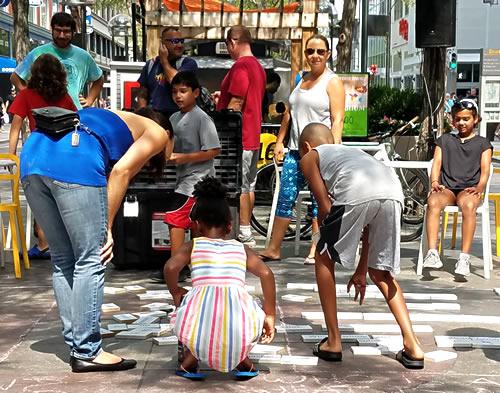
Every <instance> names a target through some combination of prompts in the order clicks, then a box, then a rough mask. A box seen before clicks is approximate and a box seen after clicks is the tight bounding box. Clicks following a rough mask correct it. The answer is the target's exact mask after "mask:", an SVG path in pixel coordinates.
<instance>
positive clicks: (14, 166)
mask: <svg viewBox="0 0 500 393" xmlns="http://www.w3.org/2000/svg"><path fill="white" fill-rule="evenodd" d="M0 167H4V168H6V169H5V171H2V172H0V182H3V181H8V182H10V188H11V200H10V201H8V202H6V201H0V214H1V213H2V212H6V213H8V214H9V225H10V228H11V231H12V253H13V258H12V259H13V260H14V273H15V276H16V278H21V264H20V261H19V249H20V248H21V250H22V253H23V260H24V267H25V268H26V269H29V268H30V261H29V259H28V250H27V247H26V241H25V240H26V238H25V235H24V228H23V217H22V213H21V202H20V200H19V158H18V157H17V156H15V155H13V154H0ZM2 232H3V231H2ZM18 232H19V233H18ZM18 235H19V236H18ZM2 237H3V238H4V239H5V237H4V236H2ZM18 239H19V240H18ZM19 241H20V242H21V247H19ZM2 246H3V247H5V243H4V242H2Z"/></svg>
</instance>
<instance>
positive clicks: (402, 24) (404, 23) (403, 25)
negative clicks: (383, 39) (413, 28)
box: [399, 18, 409, 41]
mask: <svg viewBox="0 0 500 393" xmlns="http://www.w3.org/2000/svg"><path fill="white" fill-rule="evenodd" d="M408 30H409V25H408V19H404V18H403V19H400V21H399V35H400V36H401V37H403V39H404V40H405V41H408Z"/></svg>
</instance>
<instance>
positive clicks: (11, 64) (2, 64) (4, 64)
mask: <svg viewBox="0 0 500 393" xmlns="http://www.w3.org/2000/svg"><path fill="white" fill-rule="evenodd" d="M15 68H16V60H15V59H12V58H10V57H3V56H0V74H12V73H13V72H14V69H15Z"/></svg>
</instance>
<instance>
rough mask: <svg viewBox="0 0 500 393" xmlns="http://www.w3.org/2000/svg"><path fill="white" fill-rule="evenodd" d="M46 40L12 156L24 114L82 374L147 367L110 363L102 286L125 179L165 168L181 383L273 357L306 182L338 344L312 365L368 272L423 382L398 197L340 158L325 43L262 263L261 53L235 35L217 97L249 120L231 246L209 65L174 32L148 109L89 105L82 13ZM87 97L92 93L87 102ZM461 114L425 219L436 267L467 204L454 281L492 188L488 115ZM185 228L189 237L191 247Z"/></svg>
mask: <svg viewBox="0 0 500 393" xmlns="http://www.w3.org/2000/svg"><path fill="white" fill-rule="evenodd" d="M51 27H52V35H53V42H52V43H49V44H46V45H42V46H40V47H37V48H35V49H34V50H33V51H32V52H30V53H29V54H28V56H27V57H26V59H25V60H24V61H23V62H22V63H20V64H19V66H18V67H17V68H16V70H15V73H14V74H13V75H12V82H13V83H14V85H15V86H16V88H17V91H18V93H17V97H16V98H15V99H14V100H13V103H12V105H11V106H10V109H9V111H10V113H11V114H12V116H13V118H12V127H11V135H10V141H9V152H10V153H12V154H17V144H18V139H19V132H20V129H21V124H22V122H23V119H24V118H26V117H27V118H28V119H29V128H30V130H32V132H31V135H30V136H29V137H28V138H27V140H26V141H25V143H24V145H23V148H22V152H21V155H20V158H21V168H20V170H21V180H22V186H23V189H24V192H25V195H26V198H27V200H28V203H29V205H30V207H31V209H32V210H33V213H34V215H35V217H36V220H37V223H38V224H39V227H40V228H38V229H37V235H38V238H39V251H41V252H47V248H50V257H51V260H52V266H53V286H54V292H55V296H56V300H57V304H58V307H59V313H60V318H61V321H62V325H63V337H64V340H65V342H66V344H67V345H68V347H69V349H70V366H71V369H72V371H73V372H92V371H119V370H127V369H130V368H133V367H135V366H136V362H135V360H132V359H123V358H121V357H119V356H116V355H113V354H111V353H109V352H106V351H104V350H103V346H102V340H101V335H100V330H99V328H100V313H101V305H102V300H103V286H104V273H105V269H106V265H107V263H108V262H109V261H110V260H111V259H112V258H113V237H112V231H111V229H112V226H113V222H114V219H115V216H116V214H117V212H118V210H119V207H120V206H121V204H122V201H123V198H124V196H125V193H126V190H127V187H128V185H129V182H130V181H131V179H132V178H133V177H134V176H135V175H136V174H137V173H138V172H139V171H140V170H141V168H142V167H144V166H146V165H147V166H150V167H151V168H152V170H153V171H154V172H156V173H158V174H161V173H162V171H163V167H164V165H165V163H166V162H167V161H168V162H169V163H170V164H172V165H175V166H176V177H177V181H176V184H175V191H174V192H173V193H172V194H171V195H170V197H169V198H170V200H169V202H170V207H169V209H168V211H166V212H165V219H164V221H165V223H166V224H167V225H168V230H169V233H170V239H171V246H172V249H171V258H170V259H169V260H168V261H167V262H166V263H165V266H164V269H163V272H162V273H161V276H162V278H164V280H165V281H166V284H167V287H168V289H169V291H170V293H171V294H172V297H173V300H174V303H175V306H176V307H177V309H176V311H175V313H174V314H173V316H172V323H174V326H175V328H174V331H175V334H176V335H177V337H178V339H179V340H180V342H181V343H182V344H183V345H184V347H185V351H184V354H183V355H184V356H183V359H182V361H181V363H180V364H179V368H178V370H177V371H176V373H177V375H179V376H181V377H184V378H188V379H203V378H204V377H205V375H204V374H203V373H200V372H199V370H198V363H199V361H203V362H205V363H206V364H208V365H209V366H210V367H211V368H213V369H215V370H219V371H222V372H229V371H233V372H234V375H235V377H236V378H238V379H248V378H253V377H255V376H256V375H258V370H257V369H256V367H255V366H254V365H253V363H252V362H251V360H250V359H249V357H248V353H249V352H250V350H251V349H252V347H253V346H254V345H255V344H256V343H257V342H258V341H259V340H260V341H261V342H263V343H269V342H271V341H272V340H273V338H274V334H275V317H276V288H275V279H274V275H273V272H272V269H271V268H270V266H268V265H267V264H266V262H269V261H276V260H279V259H280V258H281V253H280V250H281V242H282V240H283V237H284V234H285V231H286V228H287V226H288V224H289V222H290V219H291V216H292V208H293V205H294V203H295V201H296V198H297V194H298V192H299V191H300V189H301V188H303V187H304V186H305V184H306V183H307V184H308V186H309V190H310V191H311V193H312V196H313V200H314V201H315V202H314V203H313V215H314V221H313V242H312V244H311V247H310V250H309V253H308V256H307V258H306V260H305V263H306V264H313V265H314V266H315V274H316V280H317V283H318V289H319V297H320V301H321V305H322V309H323V312H324V315H325V321H326V326H327V330H328V335H327V337H326V338H325V339H323V340H321V342H319V343H317V344H316V345H315V346H314V348H313V354H314V355H315V356H318V357H319V358H321V359H323V360H325V361H337V362H338V361H341V360H342V346H341V336H340V332H339V327H338V320H337V305H336V291H335V265H336V263H339V264H341V265H342V266H344V267H347V268H355V272H354V274H353V275H352V277H351V278H350V280H349V283H348V289H350V288H353V289H354V291H355V298H356V299H357V298H358V297H359V301H360V303H362V302H363V299H364V296H365V290H366V280H367V275H369V277H370V278H371V280H372V281H373V282H374V283H375V285H376V286H377V287H378V288H379V289H380V291H381V293H382V294H383V296H384V298H385V299H386V301H387V304H388V306H389V308H390V310H391V312H392V313H393V315H394V317H395V319H396V322H397V323H398V324H399V326H400V328H401V333H402V335H403V343H404V348H403V349H402V350H401V351H400V352H399V353H398V355H397V356H396V359H397V360H398V361H399V362H400V363H401V364H402V365H403V366H404V367H406V368H413V369H421V368H423V367H424V353H423V351H422V348H421V346H420V343H419V342H418V339H417V337H416V335H415V333H414V331H413V329H412V324H411V321H410V318H409V314H408V310H407V307H406V304H405V301H404V297H403V292H402V289H401V287H400V286H399V284H398V282H397V281H396V279H395V275H396V274H397V273H399V270H400V263H399V239H400V218H401V209H402V203H403V193H402V190H401V185H400V183H399V180H398V178H397V176H396V175H395V173H394V172H393V171H392V170H391V169H390V168H388V167H386V166H385V165H384V164H382V163H381V162H379V161H377V160H376V159H375V158H374V157H372V156H371V155H369V154H367V153H365V152H363V151H361V150H358V149H355V148H352V147H346V146H344V145H342V144H341V142H342V130H343V124H344V98H345V94H344V87H343V84H342V82H341V81H340V79H339V78H338V77H337V76H336V75H335V73H334V72H333V70H331V69H329V68H328V65H327V64H328V59H329V58H330V56H331V55H332V53H331V49H330V47H329V41H328V39H326V38H325V37H323V36H321V35H313V36H311V37H310V38H309V39H308V40H307V42H306V45H305V48H304V56H305V59H306V62H307V65H308V68H309V71H308V72H306V73H303V74H301V76H300V78H299V80H298V81H297V85H296V87H295V88H294V90H293V91H292V93H291V95H290V98H289V105H288V107H287V108H286V110H285V113H284V114H283V119H282V123H281V127H280V130H279V134H278V137H277V143H276V147H275V150H274V155H275V157H276V158H277V159H281V158H282V157H283V155H284V165H283V174H282V187H281V189H280V193H279V202H278V206H277V211H276V219H275V222H274V227H273V228H274V229H273V232H272V238H271V242H270V245H269V247H267V248H266V249H265V250H263V251H261V252H260V254H258V253H257V252H256V251H254V250H252V247H255V239H254V238H253V235H252V232H251V227H250V217H251V214H252V209H253V204H254V199H255V197H254V190H255V182H256V169H257V160H258V151H259V147H260V141H259V135H260V128H261V123H262V116H263V111H262V102H263V99H264V98H265V96H266V91H267V92H268V93H271V94H272V91H273V89H274V92H275V91H276V90H275V88H276V83H277V85H279V82H280V81H279V80H276V78H274V77H273V79H272V80H267V79H266V73H265V71H264V69H263V68H262V66H261V64H260V63H259V61H258V60H257V58H256V57H255V56H254V55H253V53H252V49H251V43H252V37H251V34H250V32H249V30H248V29H247V28H246V27H244V26H233V27H231V28H230V29H229V30H228V33H227V37H226V45H227V49H228V52H229V54H230V56H231V57H232V59H233V60H234V64H233V66H232V67H231V69H230V70H229V71H228V73H227V75H226V76H225V78H224V80H223V81H222V84H221V88H220V91H218V92H215V93H214V94H213V99H214V101H215V104H216V107H217V110H219V111H220V110H223V109H230V110H234V111H238V112H241V113H242V142H243V151H242V168H241V171H242V173H241V175H242V185H241V190H240V191H241V193H240V211H239V232H238V233H237V236H236V239H227V236H228V234H229V233H230V232H231V229H232V225H233V219H232V217H231V213H230V209H229V206H228V203H227V200H226V191H225V188H224V186H223V185H222V184H221V183H220V182H219V181H218V180H216V179H215V178H214V177H213V175H214V173H215V169H214V158H215V157H216V156H218V155H219V154H220V152H221V149H220V141H219V139H218V134H217V130H216V128H215V125H214V122H213V120H212V118H211V117H210V116H209V115H208V114H207V113H206V112H205V111H204V110H202V108H200V106H201V105H202V104H200V96H201V93H202V89H201V86H200V83H199V81H198V79H197V77H196V71H197V65H196V62H195V60H194V59H192V58H189V57H185V56H184V55H183V53H184V48H183V42H184V38H183V36H182V33H181V32H180V30H179V29H177V28H174V27H167V28H165V29H164V30H163V31H162V32H161V42H160V48H159V51H158V56H157V57H155V58H154V59H151V60H149V61H148V62H146V64H145V66H144V68H143V70H142V72H141V75H140V78H139V83H140V85H141V94H140V100H141V102H142V104H141V105H140V107H139V109H137V110H136V112H135V113H131V112H126V111H116V110H108V109H104V108H102V107H100V105H97V106H98V107H92V106H93V105H94V103H95V101H96V99H97V97H98V96H99V92H100V89H101V88H102V72H101V71H100V69H99V67H97V65H96V64H95V62H94V61H93V59H92V58H91V57H90V56H89V55H88V54H87V53H86V52H85V51H82V50H80V49H78V48H76V47H74V46H73V45H72V44H71V43H70V42H71V39H72V37H73V34H74V33H75V30H76V26H75V22H74V20H73V18H72V17H71V16H70V15H68V14H65V13H57V14H55V15H54V16H53V18H52V21H51ZM86 84H90V88H89V90H88V95H87V96H86V97H83V96H82V95H81V94H82V92H83V87H84V86H85V85H86ZM266 84H267V86H268V89H266ZM450 105H451V108H450V116H451V119H452V122H453V125H454V126H455V128H456V130H457V133H456V134H455V133H454V134H446V135H443V137H441V138H440V139H438V140H437V142H436V150H435V153H434V161H433V166H432V172H431V186H432V187H431V193H430V196H429V209H428V211H427V214H428V219H427V225H428V230H427V233H428V236H429V245H430V249H429V251H428V254H427V256H426V258H425V262H424V267H425V268H440V267H441V266H442V263H441V261H440V260H439V255H438V254H437V252H436V242H437V232H438V226H439V222H438V218H439V213H440V211H441V210H442V209H443V208H444V207H445V206H446V205H449V204H457V205H458V206H459V207H460V208H461V209H462V211H463V214H464V225H463V244H462V253H461V254H460V258H459V261H458V262H457V265H456V269H455V272H456V274H459V275H464V276H466V275H468V274H469V255H468V252H469V250H470V246H471V240H472V236H473V233H474V228H475V210H476V208H477V206H478V203H479V201H480V198H481V194H482V192H483V190H484V187H485V184H486V181H487V178H488V176H489V168H490V163H491V151H492V148H491V144H490V143H489V142H487V141H486V140H485V138H482V137H479V136H477V135H476V134H475V133H474V129H475V127H476V126H477V124H478V122H479V121H480V118H479V114H478V107H477V103H476V102H475V101H474V100H472V99H463V100H459V101H456V102H453V104H451V103H450ZM44 107H59V108H61V110H63V109H65V110H67V111H70V112H75V111H77V112H76V113H77V114H78V123H77V124H76V125H75V127H74V128H73V129H69V130H65V132H63V131H61V132H60V133H57V134H54V133H51V132H49V131H48V130H46V129H43V128H41V127H37V124H36V122H35V120H34V119H33V116H32V110H33V109H37V108H44ZM286 139H288V142H287V147H288V150H287V152H286V153H284V151H285V150H284V145H285V140H286ZM68 163H71V165H68ZM367 184H369V185H370V187H367ZM188 230H190V231H191V233H192V236H191V237H192V240H191V241H188V242H186V241H185V234H186V231H188ZM44 233H45V235H44ZM45 236H46V240H42V239H43V238H44V237H45ZM360 239H361V242H362V249H361V254H360V259H359V263H358V264H357V266H356V265H355V259H356V251H357V248H358V245H359V242H360ZM42 241H44V242H45V241H46V244H45V243H42ZM355 266H356V267H355ZM247 271H248V272H250V273H252V274H254V275H256V276H257V277H259V278H260V281H261V285H262V292H263V300H264V302H263V305H262V306H261V305H259V304H258V302H256V301H255V300H254V299H253V298H252V297H251V296H250V295H249V294H248V292H247V291H246V289H245V273H246V272H247ZM183 272H184V273H183ZM183 274H184V275H185V274H191V279H192V289H190V290H189V291H186V290H185V289H183V288H181V287H180V286H179V285H178V282H179V279H180V276H181V275H183ZM219 332H222V333H223V334H219Z"/></svg>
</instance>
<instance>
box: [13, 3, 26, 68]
mask: <svg viewBox="0 0 500 393" xmlns="http://www.w3.org/2000/svg"><path fill="white" fill-rule="evenodd" d="M11 4H12V12H13V13H14V39H13V40H12V41H13V44H14V48H13V49H14V56H15V57H16V61H17V62H18V63H19V62H21V61H22V60H23V59H24V58H25V57H26V55H27V54H28V52H29V50H30V41H29V27H28V13H29V3H28V0H13V1H12V2H11Z"/></svg>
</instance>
